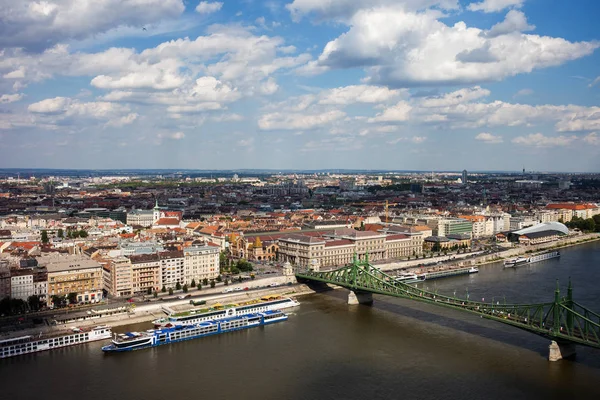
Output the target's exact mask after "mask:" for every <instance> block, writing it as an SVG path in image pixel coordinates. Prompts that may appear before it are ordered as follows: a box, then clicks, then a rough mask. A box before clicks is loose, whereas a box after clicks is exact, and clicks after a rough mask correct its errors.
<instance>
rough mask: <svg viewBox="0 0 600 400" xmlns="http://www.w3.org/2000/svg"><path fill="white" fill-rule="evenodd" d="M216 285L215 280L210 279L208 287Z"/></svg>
mask: <svg viewBox="0 0 600 400" xmlns="http://www.w3.org/2000/svg"><path fill="white" fill-rule="evenodd" d="M216 285H217V284H216V283H215V281H214V280H211V281H210V287H211V288H214V287H215V286H216Z"/></svg>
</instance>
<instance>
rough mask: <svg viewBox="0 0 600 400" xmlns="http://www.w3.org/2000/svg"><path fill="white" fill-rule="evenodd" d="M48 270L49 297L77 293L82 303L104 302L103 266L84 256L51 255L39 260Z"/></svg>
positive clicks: (41, 265)
mask: <svg viewBox="0 0 600 400" xmlns="http://www.w3.org/2000/svg"><path fill="white" fill-rule="evenodd" d="M38 265H39V266H40V267H46V269H47V270H48V297H49V300H51V299H50V298H51V297H52V296H55V295H56V296H66V295H68V294H69V293H77V301H78V302H80V303H95V302H98V301H100V300H102V298H103V295H102V288H103V286H104V285H103V277H102V266H101V265H100V263H98V262H97V261H94V260H92V259H90V258H88V257H86V256H83V255H70V254H50V255H47V256H42V257H39V258H38Z"/></svg>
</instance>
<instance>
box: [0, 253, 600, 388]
mask: <svg viewBox="0 0 600 400" xmlns="http://www.w3.org/2000/svg"><path fill="white" fill-rule="evenodd" d="M562 254H563V256H562V257H561V258H560V259H559V260H548V261H545V262H541V263H537V264H532V265H528V266H524V267H519V268H517V269H514V270H513V269H511V270H505V269H503V268H502V267H501V266H489V267H482V268H481V269H480V272H479V273H478V274H476V275H470V276H460V277H453V278H448V279H444V280H439V281H435V283H434V282H426V283H425V285H427V286H429V287H430V289H432V288H435V289H436V290H438V292H440V293H444V294H453V293H454V291H456V293H457V295H462V294H465V293H466V291H467V288H468V292H469V294H470V296H472V297H471V298H472V299H481V298H486V300H488V298H489V299H490V301H491V299H492V297H493V298H494V299H497V300H500V301H503V298H504V296H506V299H507V301H510V302H529V301H535V302H540V301H549V300H551V299H552V296H553V290H554V287H555V279H556V278H558V279H559V280H560V282H561V284H562V286H563V287H565V286H566V283H567V280H568V277H569V276H571V278H572V280H573V285H574V287H575V297H576V299H577V300H578V301H579V302H580V303H582V304H584V305H587V306H589V307H590V308H592V309H596V310H600V293H599V292H600V291H599V290H598V289H597V288H596V285H595V282H597V281H598V278H600V272H599V271H598V266H599V265H600V245H599V244H589V245H585V246H581V247H578V248H573V249H564V250H563V251H562ZM346 296H347V292H345V291H341V290H340V291H332V292H327V293H323V294H319V295H314V296H308V297H304V298H302V299H301V301H302V306H301V307H299V308H298V309H297V310H294V312H293V313H292V315H291V316H290V319H289V320H288V321H287V322H284V323H281V324H275V325H271V326H266V327H261V328H255V329H250V330H246V331H240V332H233V333H229V334H225V335H221V336H213V337H208V338H204V339H199V340H193V341H188V342H183V343H178V344H173V345H168V346H161V347H158V348H153V349H147V350H142V351H136V352H132V353H126V354H110V355H105V354H102V352H101V351H100V347H101V345H102V344H101V343H91V344H88V345H83V346H79V347H73V348H68V349H61V350H56V351H53V352H47V353H40V354H37V355H31V356H25V357H21V358H14V359H7V360H0V385H1V387H2V398H6V399H13V398H14V399H34V398H36V399H37V398H40V396H43V398H45V399H49V400H59V399H60V400H63V399H73V398H76V397H83V398H86V399H90V400H96V399H98V400H100V399H113V398H116V399H127V400H128V399H157V400H158V399H161V400H164V399H173V398H174V399H188V398H209V399H234V398H237V399H261V400H262V399H278V400H283V399H369V398H371V399H384V398H385V399H396V398H409V399H444V400H454V399H456V400H465V399H537V398H540V399H541V398H544V399H554V398H582V399H583V398H589V399H596V398H600V388H599V387H597V385H596V383H597V382H600V350H595V349H588V348H584V347H578V356H577V359H576V360H575V361H562V362H558V363H549V362H548V361H546V358H545V357H546V356H547V346H548V342H547V340H545V339H543V338H540V337H537V336H536V335H533V334H530V333H528V332H524V331H521V330H519V329H515V328H512V327H509V326H505V325H502V324H500V323H497V322H494V321H488V320H484V319H480V318H478V317H475V316H472V315H469V314H463V313H461V312H457V311H454V310H448V309H444V308H438V307H435V306H432V305H427V304H421V303H416V302H413V301H410V300H402V299H396V298H391V297H384V296H375V302H374V305H373V306H370V307H369V306H348V305H347V304H346ZM148 327H149V325H147V324H140V325H137V326H132V327H129V329H138V330H139V329H147V328H148Z"/></svg>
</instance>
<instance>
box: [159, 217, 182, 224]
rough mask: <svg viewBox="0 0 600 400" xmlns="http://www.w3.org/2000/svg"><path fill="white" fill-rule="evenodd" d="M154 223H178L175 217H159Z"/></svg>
mask: <svg viewBox="0 0 600 400" xmlns="http://www.w3.org/2000/svg"><path fill="white" fill-rule="evenodd" d="M155 225H179V220H178V219H177V218H161V219H159V220H158V221H156V224H155Z"/></svg>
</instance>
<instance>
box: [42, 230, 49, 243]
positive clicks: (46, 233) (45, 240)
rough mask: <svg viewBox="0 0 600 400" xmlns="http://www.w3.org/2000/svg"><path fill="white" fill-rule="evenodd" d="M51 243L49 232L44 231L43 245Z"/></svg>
mask: <svg viewBox="0 0 600 400" xmlns="http://www.w3.org/2000/svg"><path fill="white" fill-rule="evenodd" d="M49 241H50V239H48V232H47V231H46V230H43V231H42V243H44V244H46V243H48V242H49Z"/></svg>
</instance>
